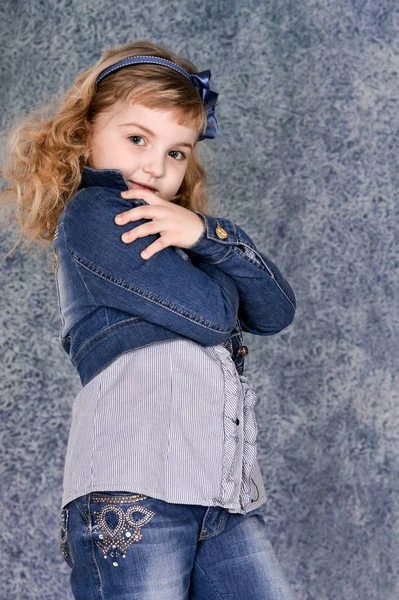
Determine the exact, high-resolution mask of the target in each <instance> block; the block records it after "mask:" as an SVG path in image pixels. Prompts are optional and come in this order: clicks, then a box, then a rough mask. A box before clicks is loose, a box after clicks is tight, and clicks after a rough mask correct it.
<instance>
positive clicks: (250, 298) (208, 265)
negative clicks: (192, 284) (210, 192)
mask: <svg viewBox="0 0 399 600" xmlns="http://www.w3.org/2000/svg"><path fill="white" fill-rule="evenodd" d="M195 212H196V214H198V215H200V216H201V217H202V218H203V219H204V222H205V230H204V231H203V232H202V234H201V236H200V237H199V238H198V240H197V241H196V242H195V244H193V246H190V247H189V248H186V252H187V254H188V256H189V258H190V259H191V260H192V262H193V264H194V265H195V266H197V267H198V268H199V269H202V270H205V271H206V273H208V274H210V273H211V272H212V269H213V270H214V271H216V270H219V271H220V272H223V273H225V274H226V275H228V276H229V277H231V278H232V280H233V281H234V282H235V284H236V286H237V289H238V293H239V298H240V300H239V308H238V318H239V319H240V322H241V327H242V330H243V331H247V332H249V333H253V334H255V335H273V334H275V333H278V332H279V331H281V330H282V329H284V328H285V327H288V325H290V324H291V322H292V320H293V318H294V314H295V309H296V298H295V294H294V291H293V289H292V288H291V286H290V285H289V283H288V282H287V280H286V279H285V278H284V277H283V275H282V273H281V271H280V270H279V269H278V267H277V265H276V264H275V263H274V262H272V261H271V260H270V259H269V258H267V257H266V256H265V255H264V254H263V253H262V252H259V250H258V249H257V248H256V246H255V244H254V242H253V241H252V239H251V238H250V237H249V235H248V234H247V233H246V232H245V231H244V230H243V229H242V228H241V227H239V226H238V225H237V224H236V223H233V222H232V221H230V220H228V219H224V218H219V217H218V218H216V217H212V216H209V215H205V214H202V213H201V212H198V211H195Z"/></svg>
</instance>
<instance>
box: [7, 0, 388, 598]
mask: <svg viewBox="0 0 399 600" xmlns="http://www.w3.org/2000/svg"><path fill="white" fill-rule="evenodd" d="M398 30H399V9H398V5H397V3H396V2H394V0H386V1H381V0H320V1H318V2H316V1H315V0H302V1H301V2H297V1H294V0H273V2H272V1H271V0H266V1H264V2H258V1H255V0H246V1H242V2H238V1H234V0H195V1H184V0H183V1H182V0H169V1H168V2H163V1H162V0H153V1H152V2H151V3H150V4H146V3H142V2H140V3H139V2H132V1H128V2H126V0H123V1H122V0H113V1H112V2H111V0H95V1H94V0H85V1H84V2H83V1H76V0H64V1H54V0H53V1H50V0H40V1H39V0H33V1H31V2H22V1H20V0H19V1H15V0H13V1H11V0H3V2H2V3H1V4H0V39H1V40H2V41H1V54H0V66H1V69H0V77H1V81H0V83H1V84H0V106H1V128H2V130H5V129H6V128H7V127H8V126H9V125H10V124H11V122H12V120H13V119H14V118H15V117H17V116H18V115H22V114H24V113H27V112H29V111H30V110H31V109H32V108H33V107H34V106H36V105H37V104H40V103H41V102H42V100H43V99H47V98H48V97H50V96H51V95H52V94H54V93H56V92H57V91H60V92H64V91H65V90H66V89H68V88H69V87H70V85H71V84H72V83H73V81H74V79H75V77H76V76H77V74H78V73H79V72H81V71H82V70H85V69H87V68H88V67H89V66H91V65H92V64H93V63H94V62H96V61H97V60H98V59H99V57H100V55H101V53H102V51H103V49H104V48H106V47H111V46H114V45H119V44H122V43H125V42H127V41H129V40H132V39H136V38H147V39H151V40H153V41H155V42H158V43H161V44H164V45H166V46H170V47H171V48H172V49H174V50H176V51H177V52H181V53H182V54H184V55H187V56H188V58H190V59H191V60H192V61H193V62H194V63H195V64H196V65H197V66H198V69H199V70H203V69H207V68H210V69H211V71H212V83H211V87H212V89H215V90H216V91H218V92H219V103H218V107H217V119H218V123H219V133H218V136H217V138H215V139H214V140H207V141H205V142H202V143H203V144H204V148H203V153H204V155H205V162H206V164H208V168H209V173H210V178H211V196H213V197H214V198H215V205H216V206H217V207H218V209H217V212H218V214H220V216H224V217H227V218H230V219H231V220H233V221H234V222H237V223H238V224H239V225H240V226H242V227H243V228H244V229H245V231H247V232H248V233H249V235H250V236H251V237H252V238H253V240H254V241H255V243H256V244H257V246H258V248H259V249H260V250H261V251H262V252H264V253H265V254H266V256H268V257H269V258H271V260H273V261H274V262H275V263H276V264H277V265H278V267H279V268H280V269H281V270H282V273H283V274H284V276H285V277H286V278H287V279H288V281H289V283H290V284H291V285H292V287H293V289H294V291H295V294H296V298H297V311H296V315H295V319H294V322H293V324H292V325H291V326H290V327H289V328H288V329H287V330H284V331H282V332H281V333H280V334H277V335H275V336H270V337H259V336H254V335H252V334H248V333H245V334H244V343H246V345H247V346H248V347H249V354H248V356H247V358H246V368H245V374H246V375H247V376H248V377H249V378H250V380H251V381H253V382H254V384H255V385H256V389H257V392H258V396H259V398H260V401H259V404H258V406H257V419H258V424H259V435H258V444H259V445H258V457H259V463H260V466H261V469H262V474H263V478H264V482H265V487H266V491H267V493H268V496H269V499H268V502H267V503H266V504H265V505H264V506H263V514H264V517H265V521H266V523H267V526H268V529H269V537H270V540H271V542H272V544H273V546H274V548H275V550H276V553H277V555H278V557H279V559H280V561H281V563H282V565H283V568H284V570H285V572H286V573H287V576H288V579H289V581H290V582H291V584H292V587H293V589H294V591H295V592H296V596H297V598H298V600H333V599H334V600H335V599H337V598H345V600H358V598H361V599H362V600H395V599H397V598H398V597H399V581H398V569H399V560H398V559H399V553H398V550H399V525H398V514H399V513H398V509H399V494H398V491H399V489H398V488H399V483H398V482H399V472H398V456H399V447H398V437H399V433H398V432H399V412H398V411H399V409H398V373H399V364H398V362H399V361H398V357H399V343H398V340H399V335H398V334H399V331H398V292H399V290H398V280H399V277H398V275H399V273H398V264H399V252H398V208H397V207H398V203H397V201H398V188H399V185H398V184H399V168H398V167H399V164H398V151H399V147H398V146H399V144H398V133H399V132H398V129H399V111H398V95H399V82H398V70H399V39H398V33H397V32H398ZM206 147H207V148H209V149H210V152H209V153H208V152H207V151H206ZM1 148H2V149H3V148H4V145H3V143H2V144H1ZM16 240H17V231H16V230H15V229H13V228H12V227H11V226H9V225H8V226H5V225H4V224H2V226H1V230H0V253H1V255H0V258H1V259H2V260H1V264H0V269H1V271H0V272H1V284H0V290H1V292H0V297H1V300H0V315H1V331H0V354H1V374H0V375H1V376H0V386H1V413H0V414H1V481H0V494H1V498H0V500H1V538H2V543H1V545H0V570H1V584H0V585H1V590H0V596H1V597H2V598H7V600H39V599H40V600H50V599H51V600H54V599H55V598H57V599H60V600H61V599H66V600H70V599H72V594H71V592H70V590H69V581H68V578H69V568H68V567H67V565H66V564H65V562H64V561H63V559H62V556H61V551H60V546H59V537H60V502H61V493H62V490H61V486H62V472H63V464H64V458H65V451H66V445H67V439H68V433H69V426H70V420H71V406H72V402H73V399H74V397H75V395H76V394H77V393H78V391H79V390H80V389H81V384H80V380H79V377H78V374H77V371H76V370H75V369H74V367H73V365H72V363H70V362H69V359H68V357H67V355H66V354H65V353H64V352H63V350H62V348H61V346H60V345H59V340H58V334H59V331H60V328H61V322H60V317H59V313H58V304H57V296H56V288H55V282H54V275H53V273H52V260H51V255H49V257H48V256H46V255H45V254H44V253H43V251H41V250H40V248H39V247H38V249H37V250H36V251H35V253H32V254H30V253H28V252H27V251H26V250H23V249H22V246H21V245H20V246H18V248H17V250H16V251H14V252H13V254H12V255H11V256H9V257H8V258H7V259H6V260H4V256H5V254H6V253H7V252H8V251H9V250H10V249H11V247H12V245H13V244H14V243H15V242H16ZM243 600H245V599H243Z"/></svg>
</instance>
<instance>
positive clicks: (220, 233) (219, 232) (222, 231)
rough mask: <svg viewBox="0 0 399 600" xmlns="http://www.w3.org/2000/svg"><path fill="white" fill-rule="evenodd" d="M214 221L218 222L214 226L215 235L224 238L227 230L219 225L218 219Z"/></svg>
mask: <svg viewBox="0 0 399 600" xmlns="http://www.w3.org/2000/svg"><path fill="white" fill-rule="evenodd" d="M216 223H217V224H218V225H217V227H216V228H215V233H216V235H217V236H218V238H220V239H221V240H225V239H226V238H227V236H228V233H227V231H226V230H225V229H223V227H220V225H219V223H218V221H216Z"/></svg>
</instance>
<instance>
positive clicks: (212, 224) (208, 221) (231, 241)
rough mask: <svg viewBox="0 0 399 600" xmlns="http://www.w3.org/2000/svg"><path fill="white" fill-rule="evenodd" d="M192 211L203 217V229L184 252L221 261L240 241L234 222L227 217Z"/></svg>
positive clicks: (215, 261) (207, 259)
mask: <svg viewBox="0 0 399 600" xmlns="http://www.w3.org/2000/svg"><path fill="white" fill-rule="evenodd" d="M194 212H195V214H197V215H199V216H200V217H202V218H203V220H204V222H205V229H204V231H203V232H202V234H201V235H200V237H199V238H198V240H197V241H196V242H195V243H194V244H193V245H192V246H190V247H189V248H185V250H186V252H188V253H192V254H197V255H198V256H200V257H201V258H203V259H205V260H206V261H208V262H210V263H218V262H221V261H223V260H224V259H225V258H227V256H228V255H229V254H230V252H231V251H232V249H233V246H234V245H238V244H239V243H240V240H239V238H238V235H237V230H236V226H235V224H234V223H233V222H232V221H230V220H229V219H222V218H220V217H211V216H210V215H204V214H202V213H201V212H199V211H194ZM215 242H216V243H215Z"/></svg>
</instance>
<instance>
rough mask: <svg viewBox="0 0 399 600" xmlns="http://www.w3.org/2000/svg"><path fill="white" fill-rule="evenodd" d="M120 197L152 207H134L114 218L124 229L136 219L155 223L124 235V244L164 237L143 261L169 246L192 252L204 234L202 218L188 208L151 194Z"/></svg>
mask: <svg viewBox="0 0 399 600" xmlns="http://www.w3.org/2000/svg"><path fill="white" fill-rule="evenodd" d="M121 196H123V198H137V199H141V200H145V201H146V202H148V204H149V206H147V205H142V206H135V207H134V208H131V209H129V210H127V211H125V212H122V213H119V215H116V217H115V223H116V224H117V225H125V224H126V223H129V222H130V221H134V220H135V219H152V221H149V222H148V223H144V224H143V225H140V226H139V227H135V228H134V229H131V230H130V231H128V232H126V233H124V234H123V236H122V238H121V239H122V241H123V242H126V243H130V242H133V240H135V239H136V238H138V237H144V236H146V235H151V234H153V233H159V234H160V235H161V237H159V238H158V239H157V240H155V242H153V243H152V244H150V245H149V246H147V248H146V249H145V250H143V252H142V253H141V257H142V258H144V259H148V258H151V256H153V255H154V254H155V253H156V252H159V251H160V250H163V248H166V247H167V246H179V247H180V248H189V247H190V246H193V245H194V243H195V242H196V241H197V240H198V239H199V238H200V237H201V235H202V233H203V231H204V230H205V222H204V219H203V218H202V217H200V216H199V215H197V214H195V213H194V212H192V211H191V210H188V209H187V208H183V207H182V206H179V205H178V204H174V203H173V202H169V200H164V199H163V198H160V197H159V196H157V195H156V194H155V192H152V191H151V190H144V189H143V190H137V189H136V190H133V189H132V190H125V191H124V192H121ZM118 217H119V218H120V220H119V219H118Z"/></svg>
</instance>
